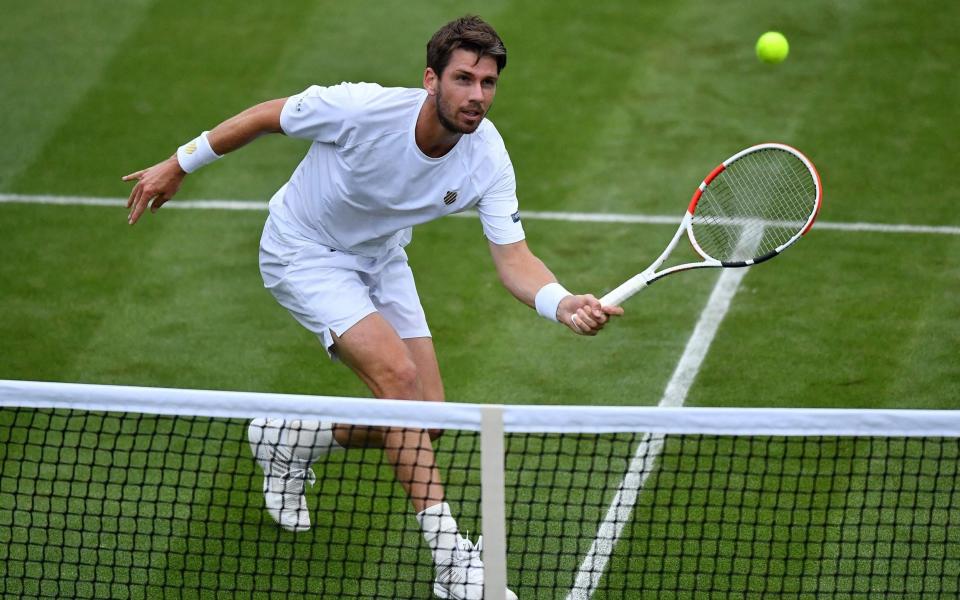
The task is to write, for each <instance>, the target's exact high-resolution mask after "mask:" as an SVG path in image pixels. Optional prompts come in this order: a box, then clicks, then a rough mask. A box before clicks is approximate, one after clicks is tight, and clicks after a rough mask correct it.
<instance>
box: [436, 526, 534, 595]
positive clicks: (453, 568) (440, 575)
mask: <svg viewBox="0 0 960 600" xmlns="http://www.w3.org/2000/svg"><path fill="white" fill-rule="evenodd" d="M457 538H458V540H457V547H456V548H455V549H454V551H453V556H452V557H451V558H450V560H449V562H446V563H444V564H442V565H437V578H436V580H435V581H434V583H433V593H434V595H435V596H437V597H438V598H444V599H445V600H483V561H482V560H480V553H481V552H482V550H483V536H480V537H479V538H477V544H476V545H474V544H473V542H471V541H470V540H468V539H466V538H464V537H460V536H457ZM506 598H507V600H517V595H516V594H514V593H513V592H511V591H510V590H507V593H506Z"/></svg>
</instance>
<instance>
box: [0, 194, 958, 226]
mask: <svg viewBox="0 0 960 600" xmlns="http://www.w3.org/2000/svg"><path fill="white" fill-rule="evenodd" d="M2 203H18V204H54V205H63V206H126V203H127V200H126V198H98V197H90V196H51V195H45V194H0V204H2ZM163 207H164V209H167V208H178V209H208V210H241V211H245V210H249V211H266V210H267V203H266V202H260V201H255V200H173V201H171V202H167V203H166V204H164V205H163ZM451 216H453V217H469V218H476V217H477V213H476V212H475V211H466V212H462V213H457V214H454V215H451ZM522 216H523V218H525V219H530V220H537V221H572V222H575V223H640V224H647V225H677V224H679V223H680V218H681V216H682V215H681V216H667V215H643V214H623V213H582V212H555V211H535V210H528V211H523V212H522ZM813 228H814V229H826V230H835V231H864V232H872V233H920V234H932V235H960V227H956V226H951V225H908V224H897V223H831V222H829V221H827V222H824V221H817V222H816V224H815V225H814V226H813Z"/></svg>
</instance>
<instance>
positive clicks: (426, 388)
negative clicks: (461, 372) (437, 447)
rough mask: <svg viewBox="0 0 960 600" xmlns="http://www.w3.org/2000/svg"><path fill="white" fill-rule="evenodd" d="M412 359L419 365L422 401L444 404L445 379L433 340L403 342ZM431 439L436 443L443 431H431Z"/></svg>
mask: <svg viewBox="0 0 960 600" xmlns="http://www.w3.org/2000/svg"><path fill="white" fill-rule="evenodd" d="M403 343H404V344H406V346H407V350H409V351H410V357H411V358H412V359H413V362H414V364H415V365H417V378H418V379H419V380H420V395H421V399H422V400H430V401H432V402H443V401H444V400H445V396H444V392H443V379H441V377H440V365H439V363H438V362H437V353H436V351H435V350H434V349H433V338H430V337H415V338H407V339H405V340H403ZM428 431H429V433H430V439H431V440H434V441H436V440H437V438H439V437H440V436H441V435H442V434H443V431H442V430H440V429H430V430H428Z"/></svg>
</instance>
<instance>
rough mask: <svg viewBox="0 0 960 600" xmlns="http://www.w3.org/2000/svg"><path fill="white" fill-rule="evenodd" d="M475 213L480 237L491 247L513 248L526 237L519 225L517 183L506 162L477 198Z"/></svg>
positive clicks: (508, 163)
mask: <svg viewBox="0 0 960 600" xmlns="http://www.w3.org/2000/svg"><path fill="white" fill-rule="evenodd" d="M477 212H479V213H480V223H481V224H482V225H483V234H484V235H485V236H486V238H487V239H488V240H490V241H491V242H493V243H494V244H498V245H503V244H512V243H514V242H519V241H520V240H522V239H524V238H525V237H526V234H524V232H523V225H522V224H521V223H520V208H519V202H518V201H517V180H516V176H515V175H514V173H513V163H511V162H510V160H509V159H507V161H506V164H505V165H504V166H503V168H502V169H501V170H500V173H499V174H498V175H497V177H496V178H495V179H494V182H493V184H492V185H491V186H490V188H489V189H488V190H487V192H486V193H484V194H483V196H482V197H481V198H480V202H478V203H477Z"/></svg>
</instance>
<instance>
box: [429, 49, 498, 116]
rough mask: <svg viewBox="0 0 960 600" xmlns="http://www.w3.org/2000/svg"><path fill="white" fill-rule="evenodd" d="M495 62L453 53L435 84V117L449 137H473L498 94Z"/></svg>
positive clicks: (490, 59)
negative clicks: (457, 135) (466, 135)
mask: <svg viewBox="0 0 960 600" xmlns="http://www.w3.org/2000/svg"><path fill="white" fill-rule="evenodd" d="M497 79H498V74H497V62H496V61H495V60H494V59H493V58H491V57H489V56H484V57H482V58H481V59H480V60H479V61H478V60H477V55H476V53H474V52H470V51H468V50H460V49H458V50H454V51H453V54H452V55H451V56H450V62H449V63H448V64H447V68H445V69H444V70H443V75H442V76H441V77H440V79H439V80H438V81H437V83H436V96H435V100H436V103H437V116H438V118H439V119H440V124H441V125H443V126H444V128H446V129H447V130H448V131H450V132H452V133H473V132H474V131H476V130H477V127H479V126H480V122H481V121H483V117H484V116H485V115H486V114H487V111H488V110H490V105H491V104H493V97H494V95H495V94H496V93H497Z"/></svg>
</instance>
